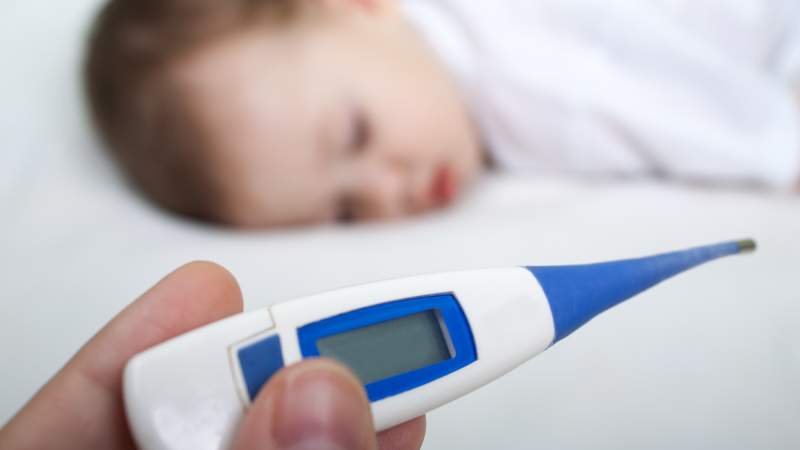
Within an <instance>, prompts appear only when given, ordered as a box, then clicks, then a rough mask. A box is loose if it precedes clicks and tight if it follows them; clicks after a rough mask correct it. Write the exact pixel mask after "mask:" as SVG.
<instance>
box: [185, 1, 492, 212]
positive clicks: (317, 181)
mask: <svg viewBox="0 0 800 450" xmlns="http://www.w3.org/2000/svg"><path fill="white" fill-rule="evenodd" d="M307 3H311V4H313V7H312V8H309V9H307V10H304V11H303V12H302V13H301V14H300V17H299V18H298V19H297V20H296V21H294V22H292V23H291V24H289V25H286V26H284V27H279V28H277V29H276V28H275V27H274V26H271V27H270V26H256V27H254V28H252V29H249V30H245V31H242V32H239V33H237V34H233V35H230V36H228V37H225V38H223V39H220V40H217V41H215V42H212V43H210V44H208V45H206V46H205V47H203V48H201V49H200V50H198V51H197V52H195V53H193V54H192V55H190V56H189V57H187V58H186V59H185V60H182V61H181V62H180V63H179V65H178V66H177V67H176V68H177V71H176V76H177V77H178V79H179V81H180V82H181V83H182V86H183V87H184V88H185V89H186V92H187V94H188V99H189V102H190V107H191V108H192V109H193V110H194V111H195V114H196V118H197V119H198V120H199V122H200V126H201V129H203V130H204V131H205V132H206V135H205V136H204V137H205V138H207V140H208V141H209V142H208V144H209V146H210V148H211V149H212V155H211V163H212V164H213V169H214V171H215V172H216V173H217V175H218V177H219V182H220V183H221V185H222V188H223V193H224V195H225V199H226V204H227V205H228V209H227V210H226V211H224V216H225V218H226V219H227V221H228V222H230V223H232V224H235V225H239V226H246V227H261V226H273V225H287V224H298V223H310V222H320V221H331V220H336V219H356V220H358V219H382V218H394V217H401V216H405V215H409V214H414V213H418V212H422V211H425V210H428V209H431V208H435V207H438V206H442V205H445V204H447V203H448V202H450V201H451V200H452V199H453V198H454V197H455V196H456V195H457V193H458V192H459V189H460V188H461V187H462V186H463V184H464V183H465V182H466V181H467V180H468V179H469V178H470V177H471V176H472V175H473V174H474V173H475V172H476V171H477V169H478V167H479V165H480V161H481V154H480V153H481V152H480V147H479V142H478V139H477V136H476V134H475V132H474V130H473V128H472V124H471V123H470V119H469V116H468V113H467V111H466V109H465V106H464V104H463V103H462V101H461V99H460V97H459V95H458V93H457V91H456V89H455V87H454V85H453V82H452V81H451V80H450V78H449V77H448V75H447V74H446V73H444V71H443V69H442V68H441V67H440V65H439V63H438V62H437V61H436V60H435V58H434V57H433V56H432V55H431V54H430V53H429V51H428V49H427V48H426V46H425V44H424V43H423V42H422V41H421V40H420V39H419V38H418V37H417V36H416V34H415V33H414V31H413V30H412V29H411V28H410V27H409V25H407V24H406V23H405V21H404V19H403V18H402V16H401V15H400V13H399V12H397V11H396V10H395V9H394V6H393V4H391V3H388V2H387V1H385V0H311V1H310V2H307Z"/></svg>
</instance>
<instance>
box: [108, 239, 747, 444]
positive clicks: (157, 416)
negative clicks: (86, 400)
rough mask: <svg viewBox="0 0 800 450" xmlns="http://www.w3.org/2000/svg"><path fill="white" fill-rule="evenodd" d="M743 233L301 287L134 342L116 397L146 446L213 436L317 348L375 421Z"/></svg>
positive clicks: (481, 381) (419, 408) (409, 410)
mask: <svg viewBox="0 0 800 450" xmlns="http://www.w3.org/2000/svg"><path fill="white" fill-rule="evenodd" d="M754 248H755V244H754V243H753V241H749V240H748V241H739V242H729V243H723V244H717V245H710V246H705V247H698V248H693V249H689V250H684V251H680V252H675V253H667V254H662V255H656V256H651V257H647V258H640V259H629V260H623V261H614V262H607V263H600V264H589V265H576V266H538V267H510V268H498V269H478V270H461V271H453V272H441V273H433V274H427V275H419V276H412V277H405V278H396V279H391V280H385V281H378V282H374V283H367V284H361V285H357V286H351V287H347V288H342V289H336V290H332V291H328V292H323V293H320V294H314V295H309V296H306V297H301V298H297V299H294V300H289V301H285V302H281V303H276V304H274V305H272V306H270V307H265V308H260V309H257V310H254V311H250V312H246V313H242V314H238V315H235V316H232V317H229V318H226V319H223V320H220V321H218V322H214V323H212V324H209V325H206V326H204V327H202V328H199V329H196V330H193V331H191V332H188V333H186V334H183V335H181V336H178V337H176V338H174V339H172V340H169V341H167V342H164V343H162V344H159V345H157V346H155V347H153V348H150V349H148V350H146V351H144V352H142V353H139V354H138V355H136V356H134V357H133V358H132V359H131V360H130V361H129V362H128V365H127V366H126V368H125V375H124V395H125V406H126V410H127V415H128V421H129V423H130V428H131V431H132V433H133V435H134V438H135V439H136V442H137V444H138V445H139V446H140V447H141V448H144V449H149V450H161V449H163V450H176V449H214V450H216V449H225V448H227V447H228V446H229V445H230V443H231V441H232V438H233V436H234V433H235V432H236V430H237V428H238V425H239V422H240V421H241V419H242V416H243V414H244V413H245V411H247V409H248V408H249V406H250V404H251V402H252V401H253V399H254V398H255V397H256V394H257V393H258V391H259V389H260V388H261V386H262V385H264V383H266V382H267V380H268V379H269V378H270V377H271V376H272V375H273V374H274V373H275V372H276V371H277V370H279V369H280V368H281V367H284V366H287V365H290V364H294V363H296V362H299V361H301V360H302V359H304V358H312V357H317V356H325V357H329V358H333V359H335V360H338V361H339V362H341V363H343V364H345V365H346V366H348V367H349V368H350V369H351V370H352V371H353V372H354V373H355V374H356V375H357V376H358V377H359V379H360V380H361V381H362V382H363V383H364V387H365V389H366V392H367V396H368V397H369V400H370V402H371V406H372V414H373V418H374V423H375V429H376V430H377V431H380V430H384V429H386V428H389V427H392V426H394V425H397V424H400V423H402V422H405V421H407V420H410V419H412V418H414V417H417V416H420V415H422V414H425V413H426V412H428V411H430V410H432V409H434V408H437V407H439V406H441V405H444V404H445V403H448V402H450V401H452V400H455V399H457V398H458V397H461V396H462V395H464V394H467V393H469V392H471V391H473V390H475V389H477V388H479V387H481V386H483V385H485V384H486V383H488V382H490V381H492V380H494V379H496V378H498V377H500V376H501V375H504V374H505V373H507V372H509V371H511V370H512V369H514V368H515V367H517V366H519V365H520V364H522V363H524V362H526V361H528V360H529V359H531V358H533V357H534V356H536V355H538V354H539V353H541V352H542V351H544V350H545V349H546V348H548V347H549V346H551V345H553V344H554V343H555V342H558V341H559V340H561V339H563V338H564V337H566V336H567V335H569V334H570V333H572V332H573V331H575V330H576V329H578V328H579V327H580V326H582V325H583V324H585V323H586V322H587V321H589V320H590V319H591V318H592V317H594V316H596V315H597V314H599V313H601V312H603V311H605V310H606V309H608V308H610V307H612V306H614V305H616V304H618V303H620V302H622V301H624V300H626V299H628V298H630V297H632V296H633V295H636V294H638V293H639V292H641V291H643V290H645V289H647V288H649V287H651V286H653V285H655V284H657V283H659V282H661V281H663V280H665V279H667V278H669V277H671V276H673V275H676V274H678V273H680V272H682V271H684V270H687V269H690V268H692V267H694V266H697V265H698V264H701V263H704V262H706V261H710V260H712V259H716V258H719V257H722V256H726V255H732V254H736V253H741V252H744V251H752V250H753V249H754Z"/></svg>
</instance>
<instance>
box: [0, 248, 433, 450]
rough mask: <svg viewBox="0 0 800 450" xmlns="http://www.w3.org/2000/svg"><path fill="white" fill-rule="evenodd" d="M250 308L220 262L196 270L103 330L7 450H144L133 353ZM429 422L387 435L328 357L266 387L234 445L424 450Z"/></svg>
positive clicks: (3, 440) (55, 382) (170, 279)
mask: <svg viewBox="0 0 800 450" xmlns="http://www.w3.org/2000/svg"><path fill="white" fill-rule="evenodd" d="M241 311H242V294H241V291H240V290H239V285H238V284H237V283H236V280H235V279H234V278H233V276H232V275H231V274H230V273H228V272H227V271H226V270H225V269H223V268H222V267H220V266H217V265H215V264H212V263H207V262H195V263H191V264H187V265H185V266H183V267H181V268H179V269H178V270H176V271H175V272H173V273H171V274H170V275H168V276H167V277H166V278H164V279H163V280H161V281H160V282H159V283H158V284H156V285H155V286H154V287H153V288H151V289H150V290H149V291H147V292H146V293H145V294H144V295H142V296H141V297H139V299H137V300H136V301H135V302H133V303H132V304H131V305H130V306H128V307H127V308H125V310H123V311H122V312H121V313H120V314H119V315H117V317H115V318H114V319H113V320H111V322H109V323H108V325H106V326H105V327H104V328H103V329H102V330H100V331H99V332H98V333H97V334H96V335H95V336H94V337H93V338H92V339H91V340H90V341H89V342H88V343H86V345H84V346H83V348H81V349H80V350H79V351H78V353H77V354H76V355H75V356H74V357H73V358H72V359H71V360H70V361H69V362H68V363H67V365H66V366H64V368H63V369H61V371H60V372H58V373H57V374H56V375H55V377H53V379H51V380H50V381H49V382H48V383H47V384H46V385H45V386H44V387H43V388H42V389H41V390H40V391H39V392H38V393H37V394H36V395H35V396H34V397H33V399H31V401H30V402H28V404H27V405H25V407H24V408H23V409H22V410H21V411H20V412H19V413H18V414H17V415H16V416H15V417H14V418H12V419H11V421H10V422H8V424H6V426H5V427H4V428H3V429H2V430H0V448H2V449H4V450H6V449H7V450H13V449H49V448H53V449H56V448H57V449H67V450H68V449H86V448H103V449H123V448H135V447H136V446H135V444H134V442H133V439H132V437H131V434H130V431H129V430H128V426H127V422H126V420H125V411H124V408H123V402H122V371H123V368H124V367H125V363H126V362H127V361H128V359H130V358H131V357H132V356H133V355H135V354H136V353H138V352H141V351H142V350H145V349H147V348H150V347H152V346H154V345H156V344H158V343H160V342H163V341H166V340H167V339H170V338H172V337H174V336H177V335H179V334H182V333H185V332H187V331H189V330H192V329H194V328H197V327H200V326H203V325H205V324H207V323H210V322H213V321H216V320H219V319H222V318H224V317H227V316H230V315H233V314H236V313H239V312H241ZM424 436H425V417H424V416H423V417H418V418H416V419H414V420H411V421H409V422H406V423H404V424H401V425H398V426H397V427H394V428H392V429H389V430H386V431H384V432H382V433H379V434H378V435H377V436H376V435H375V433H374V432H373V429H372V417H371V415H370V412H369V403H368V401H367V398H366V395H365V393H364V389H363V387H362V386H361V384H360V383H359V381H358V379H356V378H355V376H354V375H353V374H352V373H351V372H350V371H349V370H347V369H346V368H345V367H344V366H342V365H340V364H338V363H336V362H334V361H331V360H325V359H316V360H307V361H303V362H301V363H298V364H295V365H293V366H290V367H287V368H285V369H283V370H281V371H279V372H278V373H276V374H275V376H274V377H273V378H272V379H271V380H270V381H269V383H267V385H266V386H264V388H262V389H261V392H260V393H259V395H258V397H257V398H256V400H255V402H254V403H253V405H252V407H251V409H250V411H249V413H248V414H247V415H246V416H245V419H244V422H243V423H242V426H241V428H240V430H239V434H238V436H237V438H236V441H235V443H234V449H236V450H246V449H255V448H261V449H289V448H291V449H297V450H300V449H326V450H327V449H343V450H344V449H348V450H350V449H352V450H372V449H376V448H380V449H381V450H401V449H403V450H405V449H419V448H420V446H421V445H422V439H423V438H424Z"/></svg>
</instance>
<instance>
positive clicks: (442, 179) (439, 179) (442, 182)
mask: <svg viewBox="0 0 800 450" xmlns="http://www.w3.org/2000/svg"><path fill="white" fill-rule="evenodd" d="M457 191H458V182H457V180H456V177H455V173H453V169H451V168H450V167H449V166H448V165H446V164H442V165H441V166H439V167H438V168H437V169H436V172H434V174H433V180H432V182H431V186H430V192H429V198H430V199H431V203H432V205H433V206H434V207H438V206H444V205H446V204H448V203H450V202H451V201H453V198H455V196H456V193H457Z"/></svg>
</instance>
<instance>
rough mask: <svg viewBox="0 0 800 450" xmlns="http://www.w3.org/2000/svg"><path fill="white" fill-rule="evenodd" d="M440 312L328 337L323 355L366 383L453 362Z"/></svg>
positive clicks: (320, 341) (320, 343)
mask: <svg viewBox="0 0 800 450" xmlns="http://www.w3.org/2000/svg"><path fill="white" fill-rule="evenodd" d="M437 313H438V311H437V310H436V309H428V310H425V311H420V312H417V313H413V314H409V315H407V316H403V317H398V318H396V319H391V320H387V321H384V322H379V323H375V324H372V325H367V326H365V327H361V328H356V329H353V330H349V331H345V332H343V333H339V334H334V335H331V336H325V337H322V338H319V339H318V340H317V348H319V354H320V355H322V356H326V357H328V358H332V359H335V360H337V361H339V362H341V363H342V364H344V365H346V366H347V367H349V368H350V370H352V371H353V372H354V373H355V374H356V376H358V378H359V379H360V380H361V382H362V383H364V384H369V383H372V382H375V381H379V380H383V379H385V378H389V377H393V376H395V375H400V374H402V373H406V372H410V371H412V370H416V369H420V368H422V367H426V366H430V365H432V364H436V363H438V362H441V361H446V360H448V359H451V358H452V357H453V356H455V355H452V354H451V350H450V348H451V347H452V344H450V345H448V341H449V336H448V335H447V327H446V326H445V327H443V326H442V325H440V324H443V323H444V321H442V320H440V317H439V316H440V313H439V314H437Z"/></svg>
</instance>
